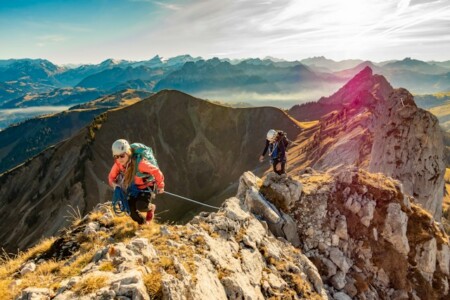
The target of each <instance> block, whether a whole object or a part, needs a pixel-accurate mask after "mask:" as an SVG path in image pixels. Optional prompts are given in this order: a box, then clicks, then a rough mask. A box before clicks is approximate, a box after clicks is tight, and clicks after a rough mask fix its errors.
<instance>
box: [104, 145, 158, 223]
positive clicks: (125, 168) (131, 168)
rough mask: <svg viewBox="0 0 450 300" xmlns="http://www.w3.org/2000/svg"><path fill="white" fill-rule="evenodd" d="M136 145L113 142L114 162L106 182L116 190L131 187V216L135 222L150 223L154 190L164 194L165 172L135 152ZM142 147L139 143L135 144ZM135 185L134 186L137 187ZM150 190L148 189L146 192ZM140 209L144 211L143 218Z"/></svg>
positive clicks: (152, 212) (129, 196)
mask: <svg viewBox="0 0 450 300" xmlns="http://www.w3.org/2000/svg"><path fill="white" fill-rule="evenodd" d="M134 145H136V144H132V145H131V146H130V144H129V143H128V141H127V140H124V139H120V140H117V141H115V142H114V143H113V144H112V153H113V157H114V165H113V166H112V168H111V171H110V172H109V176H108V181H109V185H110V186H111V187H112V188H113V189H115V188H116V187H120V188H121V189H122V190H123V191H129V190H130V188H134V191H135V192H133V193H130V192H128V195H127V199H128V204H129V207H130V216H131V218H132V219H133V220H134V221H136V222H137V223H138V224H140V225H142V224H145V223H150V221H151V220H152V219H153V217H154V214H155V209H156V206H155V205H154V204H152V203H151V200H152V199H153V198H154V193H155V192H156V193H158V194H161V193H164V175H163V173H162V172H161V170H160V169H159V167H158V166H157V165H156V161H155V164H152V162H150V161H149V160H148V159H146V158H145V157H139V159H138V156H136V155H134V152H135V148H133V147H132V146H134ZM137 145H141V146H145V145H142V144H137ZM136 188H137V189H136ZM149 191H151V192H150V193H149ZM139 212H146V213H147V215H146V218H145V219H144V218H143V217H142V216H141V214H140V213H139Z"/></svg>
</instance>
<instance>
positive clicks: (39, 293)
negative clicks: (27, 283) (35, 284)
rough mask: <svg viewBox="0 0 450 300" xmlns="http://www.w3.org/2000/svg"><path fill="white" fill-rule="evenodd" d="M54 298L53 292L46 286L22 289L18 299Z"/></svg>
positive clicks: (45, 299) (46, 299) (37, 299)
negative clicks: (45, 287)
mask: <svg viewBox="0 0 450 300" xmlns="http://www.w3.org/2000/svg"><path fill="white" fill-rule="evenodd" d="M52 298H53V292H52V291H51V290H50V289H44V288H31V287H30V288H26V289H24V290H23V291H22V294H21V295H20V297H19V298H17V300H50V299H52Z"/></svg>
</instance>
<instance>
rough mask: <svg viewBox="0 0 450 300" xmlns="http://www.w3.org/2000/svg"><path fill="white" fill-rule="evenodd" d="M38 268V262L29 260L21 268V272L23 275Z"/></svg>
mask: <svg viewBox="0 0 450 300" xmlns="http://www.w3.org/2000/svg"><path fill="white" fill-rule="evenodd" d="M34 270H36V264H35V263H33V262H29V263H27V264H25V266H23V268H22V269H21V270H20V274H21V275H22V276H23V275H25V274H27V273H30V272H33V271H34Z"/></svg>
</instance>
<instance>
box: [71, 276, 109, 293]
mask: <svg viewBox="0 0 450 300" xmlns="http://www.w3.org/2000/svg"><path fill="white" fill-rule="evenodd" d="M107 283H108V278H107V277H106V276H93V275H90V276H87V277H86V278H84V279H82V280H80V281H79V282H77V283H76V284H75V285H74V286H73V288H72V291H73V292H74V293H75V294H76V295H78V296H84V295H87V294H90V293H92V292H95V291H97V290H99V289H101V288H102V287H105V286H106V284H107Z"/></svg>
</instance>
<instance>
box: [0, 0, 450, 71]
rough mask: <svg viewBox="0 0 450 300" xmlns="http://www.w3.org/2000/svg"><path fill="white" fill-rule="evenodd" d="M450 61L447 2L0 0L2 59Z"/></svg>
mask: <svg viewBox="0 0 450 300" xmlns="http://www.w3.org/2000/svg"><path fill="white" fill-rule="evenodd" d="M183 54H190V55H192V56H194V57H197V56H201V57H203V58H212V57H219V58H225V57H227V58H249V57H255V58H256V57H259V58H264V57H266V56H271V57H276V58H281V59H286V60H301V59H304V58H307V57H313V56H325V57H327V58H331V59H334V60H343V59H352V58H353V59H365V60H366V59H367V60H372V61H375V62H380V61H385V60H390V59H403V58H405V57H412V58H416V59H421V60H426V61H429V60H437V61H444V60H450V0H168V1H164V0H159V1H154V0H60V1H57V0H28V1H26V0H0V59H9V58H44V59H48V60H50V61H51V62H53V63H56V64H68V63H72V64H78V63H99V62H101V61H103V60H105V59H108V58H114V59H126V60H133V61H139V60H148V59H150V58H152V57H153V56H155V55H160V56H161V57H163V58H169V57H173V56H177V55H183Z"/></svg>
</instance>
